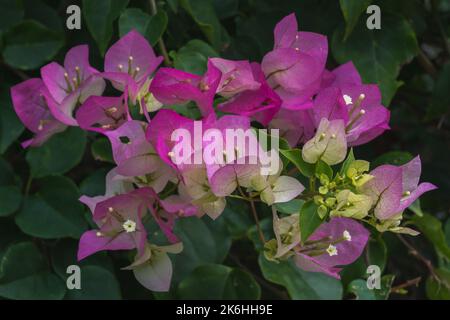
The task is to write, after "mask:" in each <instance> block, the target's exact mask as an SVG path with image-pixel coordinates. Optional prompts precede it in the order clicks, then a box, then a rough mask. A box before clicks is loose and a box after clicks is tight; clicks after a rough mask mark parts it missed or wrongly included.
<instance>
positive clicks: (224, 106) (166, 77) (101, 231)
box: [11, 14, 435, 291]
mask: <svg viewBox="0 0 450 320" xmlns="http://www.w3.org/2000/svg"><path fill="white" fill-rule="evenodd" d="M274 36H275V44H274V48H273V50H272V51H270V52H269V53H267V54H266V55H265V56H264V58H263V60H262V62H261V63H257V62H249V61H232V60H226V59H222V58H210V59H209V60H208V63H207V70H206V72H205V73H204V74H203V75H196V74H191V73H187V72H184V71H181V70H177V69H174V68H165V67H159V66H160V64H161V62H162V60H163V58H162V57H158V56H156V55H155V53H154V51H153V49H152V47H151V46H150V45H149V43H148V42H147V40H146V39H145V38H144V37H143V36H141V35H140V34H139V33H138V32H136V31H131V32H129V33H128V34H127V35H125V36H124V37H122V38H121V39H120V40H118V41H117V42H116V43H115V44H113V45H112V46H111V48H110V49H109V50H108V52H107V53H106V56H105V61H104V71H103V72H100V71H98V70H96V69H94V68H92V67H91V66H90V64H89V59H88V55H89V51H88V47H87V46H86V45H80V46H76V47H74V48H72V49H71V50H69V52H68V53H67V55H66V57H65V60H64V65H63V66H61V65H60V64H58V63H56V62H52V63H50V64H48V65H46V66H44V67H43V68H42V69H41V78H34V79H29V80H27V81H25V82H22V83H20V84H18V85H16V86H14V87H13V88H12V89H11V94H12V99H13V104H14V108H15V111H16V113H17V115H18V116H19V118H20V119H21V121H22V122H23V123H24V125H25V126H26V127H27V128H28V129H29V130H30V131H32V132H33V133H34V137H33V138H32V139H31V140H28V141H26V142H24V143H23V145H24V147H37V146H40V145H42V144H43V143H45V141H47V140H48V139H49V138H50V137H51V136H52V135H54V134H56V133H58V132H62V131H64V130H65V129H66V128H67V127H68V126H79V127H80V128H81V129H83V130H87V131H93V132H97V133H99V134H102V135H105V136H106V137H107V138H108V139H109V141H110V142H111V146H112V152H113V158H114V161H115V163H116V167H115V168H114V169H113V170H111V171H110V172H109V173H108V174H107V177H106V194H105V195H103V196H97V197H87V196H83V197H82V198H81V199H80V201H82V202H83V203H85V204H86V205H87V206H88V207H89V208H90V210H91V211H92V215H93V221H94V222H95V223H96V224H97V226H98V228H97V229H96V230H90V231H87V232H85V233H84V234H83V235H82V237H81V239H80V243H79V251H78V259H80V260H81V259H84V258H85V257H87V256H89V255H92V254H94V253H95V252H98V251H100V250H135V252H136V255H135V259H134V261H133V262H132V263H131V265H130V266H128V267H126V269H132V270H133V271H134V273H135V275H136V278H137V279H138V280H139V281H140V282H141V283H142V284H143V285H144V286H146V287H147V288H149V289H150V290H155V291H164V290H168V289H169V287H170V279H171V274H172V267H171V264H170V260H169V258H168V256H167V253H172V254H176V253H178V252H180V250H182V243H181V242H180V240H179V238H178V237H177V235H176V234H175V233H174V225H175V222H176V220H177V219H183V218H185V217H189V216H198V217H201V216H203V215H205V214H206V215H208V216H209V217H211V218H212V219H216V218H217V217H218V216H220V215H221V214H222V212H223V211H224V208H225V207H226V201H227V198H228V197H235V198H240V199H242V200H246V201H250V202H256V201H258V202H263V203H265V204H266V205H267V206H271V207H272V209H273V210H272V211H273V228H274V234H275V239H271V240H269V241H267V242H266V243H265V256H266V258H267V259H270V260H284V259H291V258H292V259H294V261H295V263H296V264H297V266H298V267H299V268H302V269H304V270H307V271H313V272H323V273H326V274H328V275H330V276H333V277H336V278H339V271H340V267H342V266H344V265H347V264H349V263H352V262H353V261H355V259H357V258H358V257H359V256H360V255H361V253H362V251H363V249H364V247H365V245H366V243H367V241H368V237H369V231H368V230H367V229H366V228H365V227H364V226H363V225H366V226H370V228H372V230H375V232H385V231H391V232H399V233H408V234H412V235H414V234H416V232H415V231H414V230H412V229H409V228H406V227H403V226H402V225H401V222H402V213H403V211H404V210H405V209H406V208H407V207H408V206H410V205H411V204H412V202H413V201H415V200H416V199H417V198H418V197H419V196H420V195H421V194H422V193H424V192H426V191H428V190H432V189H434V188H435V186H434V185H432V184H430V183H421V184H419V177H420V172H421V163H420V158H419V157H416V158H414V159H413V160H412V161H410V162H409V163H407V164H405V165H403V166H393V165H382V166H379V167H377V168H375V169H374V170H370V168H369V162H367V161H364V160H356V159H354V158H353V153H352V152H348V150H349V148H351V147H354V146H358V145H361V144H364V143H367V142H369V141H371V140H373V139H374V138H376V137H378V136H379V135H381V134H382V133H383V132H384V131H385V130H388V129H389V126H388V122H389V117H390V114H389V111H388V110H387V109H386V108H385V107H384V106H383V105H382V103H381V94H380V90H379V88H378V86H377V85H374V84H363V83H362V81H361V77H360V75H359V73H358V72H357V70H356V68H355V67H354V65H353V64H352V63H351V62H348V63H346V64H344V65H341V66H339V67H338V68H336V69H334V70H332V71H329V70H327V69H326V67H325V64H326V60H327V54H328V44H327V39H326V37H325V36H323V35H320V34H316V33H311V32H299V31H298V30H297V21H296V18H295V16H294V15H293V14H291V15H289V16H287V17H285V18H284V19H283V20H281V21H280V22H279V23H278V24H277V25H276V27H275V30H274ZM107 83H109V84H110V85H111V86H112V87H113V88H114V89H112V90H117V91H118V92H121V95H119V96H103V93H104V91H105V88H106V85H107ZM110 91H111V90H110ZM174 106H176V107H174ZM180 110H181V111H180ZM188 110H189V112H187V111H188ZM187 114H189V115H191V116H190V117H188V116H186V115H187ZM198 121H200V122H201V125H202V127H203V130H205V129H214V130H216V131H218V132H221V133H224V132H225V130H227V129H237V130H239V129H242V130H243V131H242V132H246V131H245V130H247V129H250V128H251V126H252V125H257V126H259V127H260V128H261V127H263V128H270V129H279V132H280V136H281V137H282V139H283V140H284V142H285V143H286V144H288V145H289V146H290V148H291V150H297V151H299V152H297V153H295V152H294V153H292V154H295V155H297V156H298V159H297V160H298V161H295V160H296V159H293V160H294V161H293V162H294V163H300V167H301V164H304V165H305V166H308V167H310V168H311V167H312V168H313V172H312V173H311V174H309V175H308V176H307V177H306V178H307V179H309V182H310V183H309V185H308V188H306V190H305V187H304V186H303V185H302V184H301V182H300V181H299V180H298V179H297V178H296V177H295V176H296V175H298V174H299V173H298V172H297V173H296V174H291V175H289V174H288V173H287V170H286V168H287V166H286V165H285V168H283V166H282V165H280V166H278V168H276V170H272V171H270V170H269V171H268V172H265V173H264V172H263V170H261V167H262V165H261V163H260V161H259V159H256V161H253V162H251V163H250V162H249V161H248V160H249V158H250V157H252V156H254V155H252V156H251V155H250V154H248V152H249V151H248V150H247V149H246V148H242V149H239V148H235V150H234V151H235V157H225V158H224V157H217V159H218V160H217V162H214V161H212V163H211V161H209V163H193V164H190V163H187V162H186V161H185V162H183V163H179V162H176V161H174V157H175V156H176V155H175V150H174V147H175V146H176V144H177V141H174V139H173V133H174V132H175V131H176V130H178V129H183V130H185V131H187V132H190V133H192V136H193V137H195V132H194V131H195V122H198ZM223 136H225V134H224V135H223ZM197 138H198V137H197ZM197 138H196V139H197ZM249 139H256V140H255V141H256V142H257V143H258V140H257V139H258V137H257V136H256V135H254V136H250V137H249ZM208 143H211V141H209V142H208V141H205V140H204V139H201V141H200V143H199V144H200V147H201V149H202V150H206V149H207V146H208ZM227 143H229V142H228V141H222V145H223V146H224V148H225V147H226V144H227ZM196 144H197V145H198V143H196V142H195V141H194V142H193V145H194V146H195V145H196ZM300 148H301V151H300ZM196 152H199V150H198V149H196V148H195V147H194V149H193V150H192V154H189V156H195V153H196ZM266 152H272V153H274V152H275V150H270V151H267V150H266ZM258 154H264V152H262V153H258ZM216 156H217V155H216ZM271 156H272V157H273V156H277V155H274V154H272V155H271ZM257 157H258V155H257ZM184 158H186V154H185V155H184ZM219 158H220V159H219ZM240 160H244V161H240ZM291 160H292V159H291ZM344 160H345V161H344ZM280 163H283V161H281V162H280ZM340 163H342V165H341V166H340V168H339V169H335V171H336V172H335V173H333V169H334V168H335V167H334V166H335V165H338V164H340ZM291 165H292V164H291ZM331 166H333V168H332V167H331ZM300 169H301V168H300ZM304 171H305V170H300V172H302V173H304ZM289 172H292V171H289ZM298 198H300V199H302V200H304V201H305V203H304V206H306V205H308V206H309V207H312V208H313V210H314V212H315V213H316V214H317V215H318V216H319V217H320V219H321V220H322V223H321V224H320V225H319V226H318V227H317V228H316V229H315V230H314V231H313V232H311V234H310V235H308V236H307V237H302V236H301V231H302V226H301V225H300V223H299V222H300V221H302V220H303V219H301V218H300V213H298V212H297V213H294V214H290V215H283V216H281V215H280V216H279V213H278V212H277V210H276V206H275V204H277V203H285V202H289V201H292V200H293V199H298ZM149 220H151V221H152V222H155V223H156V224H157V225H158V226H159V228H160V229H161V231H162V232H163V234H164V235H165V237H166V239H167V245H164V246H161V245H156V244H155V242H153V241H152V234H150V233H148V232H147V230H146V225H145V224H146V223H145V222H146V221H149ZM185 232H187V233H188V232H189V230H186V231H185ZM155 270H159V271H158V274H156V273H155ZM161 270H162V271H161Z"/></svg>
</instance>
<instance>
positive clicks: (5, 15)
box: [0, 0, 24, 31]
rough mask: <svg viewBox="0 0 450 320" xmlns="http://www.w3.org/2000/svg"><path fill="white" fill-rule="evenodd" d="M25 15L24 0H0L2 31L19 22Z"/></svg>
mask: <svg viewBox="0 0 450 320" xmlns="http://www.w3.org/2000/svg"><path fill="white" fill-rule="evenodd" d="M23 15H24V8H23V2H22V0H2V1H0V31H5V30H7V29H8V28H10V27H12V26H14V25H15V24H17V23H19V22H20V21H21V20H22V18H23Z"/></svg>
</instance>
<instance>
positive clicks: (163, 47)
mask: <svg viewBox="0 0 450 320" xmlns="http://www.w3.org/2000/svg"><path fill="white" fill-rule="evenodd" d="M148 2H149V4H150V11H151V12H152V15H153V16H154V15H155V14H156V13H157V12H158V7H157V6H156V1H155V0H149V1H148ZM158 45H159V50H160V51H161V54H162V55H163V57H164V64H165V65H166V66H171V65H172V61H171V60H170V58H169V54H168V53H167V49H166V45H165V43H164V40H163V37H162V35H161V38H160V39H159V40H158Z"/></svg>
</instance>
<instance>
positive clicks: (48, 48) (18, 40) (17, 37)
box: [3, 20, 64, 70]
mask: <svg viewBox="0 0 450 320" xmlns="http://www.w3.org/2000/svg"><path fill="white" fill-rule="evenodd" d="M63 44H64V38H63V37H62V35H61V34H60V33H59V32H57V31H55V30H52V29H49V28H47V27H46V26H44V25H42V24H40V23H38V22H36V21H31V20H29V21H23V22H22V23H21V24H19V25H17V26H15V27H13V28H12V29H11V30H9V31H8V32H7V33H6V34H5V45H4V49H3V58H4V59H5V62H6V63H7V64H9V65H10V66H12V67H14V68H18V69H23V70H31V69H35V68H38V67H40V66H42V65H43V64H44V63H45V62H47V61H49V60H50V59H52V58H53V57H54V56H55V55H56V54H57V53H58V51H59V49H61V47H62V46H63Z"/></svg>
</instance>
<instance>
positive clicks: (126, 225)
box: [122, 220, 136, 233]
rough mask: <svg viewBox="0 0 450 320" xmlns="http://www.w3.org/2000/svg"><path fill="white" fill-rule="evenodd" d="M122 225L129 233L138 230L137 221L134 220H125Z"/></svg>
mask: <svg viewBox="0 0 450 320" xmlns="http://www.w3.org/2000/svg"><path fill="white" fill-rule="evenodd" d="M122 226H123V229H124V230H125V231H126V232H127V233H128V232H134V231H136V222H134V221H133V220H127V221H125V222H124V223H123V225H122Z"/></svg>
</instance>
